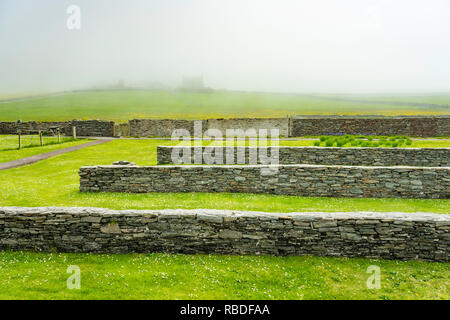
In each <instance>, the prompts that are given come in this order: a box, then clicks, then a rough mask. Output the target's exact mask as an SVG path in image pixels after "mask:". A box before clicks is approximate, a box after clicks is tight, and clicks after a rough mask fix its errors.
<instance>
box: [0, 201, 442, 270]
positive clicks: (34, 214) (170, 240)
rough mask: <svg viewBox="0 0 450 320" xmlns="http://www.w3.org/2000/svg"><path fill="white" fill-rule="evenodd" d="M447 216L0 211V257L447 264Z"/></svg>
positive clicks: (47, 209)
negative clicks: (173, 256)
mask: <svg viewBox="0 0 450 320" xmlns="http://www.w3.org/2000/svg"><path fill="white" fill-rule="evenodd" d="M449 230H450V216H449V215H446V214H426V213H414V214H405V213H368V212H353V213H266V212H245V211H223V210H220V211H219V210H204V209H198V210H152V211H150V210H145V211H139V210H124V211H114V210H108V209H100V208H17V207H6V208H2V207H0V249H2V250H33V251H46V252H53V251H57V252H94V253H130V252H168V253H187V254H192V253H204V254H211V253H213V254H251V255H319V256H342V257H367V258H381V259H408V260H409V259H420V260H430V261H449V260H450V238H449Z"/></svg>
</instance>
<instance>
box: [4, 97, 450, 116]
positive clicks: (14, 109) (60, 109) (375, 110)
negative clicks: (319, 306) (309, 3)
mask: <svg viewBox="0 0 450 320" xmlns="http://www.w3.org/2000/svg"><path fill="white" fill-rule="evenodd" d="M448 113H449V110H448V108H442V107H418V106H411V105H408V104H407V103H405V105H404V106H403V105H388V104H379V103H371V102H368V103H361V102H348V101H339V100H324V99H319V98H314V97H310V96H302V95H295V94H276V93H251V92H234V91H218V92H215V93H188V92H169V91H139V90H122V91H86V92H76V93H65V94H60V95H52V96H44V97H36V98H29V99H24V100H18V101H9V102H8V101H6V102H0V121H16V120H19V119H20V120H22V121H27V120H36V121H46V120H47V121H48V120H54V121H57V120H59V121H61V120H72V119H105V120H115V121H124V120H129V119H133V118H150V117H151V118H174V119H176V118H179V119H205V118H220V117H285V116H286V115H296V114H297V115H298V114H382V115H408V114H428V115H430V114H448Z"/></svg>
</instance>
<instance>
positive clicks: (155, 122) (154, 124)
mask: <svg viewBox="0 0 450 320" xmlns="http://www.w3.org/2000/svg"><path fill="white" fill-rule="evenodd" d="M195 121H197V122H198V123H199V124H200V125H201V133H202V134H205V133H207V130H209V129H218V130H220V131H221V132H222V135H223V136H225V135H226V131H227V129H234V130H237V131H236V136H257V135H258V133H259V130H260V129H266V130H267V134H268V135H270V133H271V129H278V130H279V136H284V137H287V136H288V135H289V118H267V119H266V118H261V119H259V118H234V119H208V120H174V119H134V120H130V122H129V124H130V134H131V136H137V137H146V136H157V137H171V136H172V133H173V131H174V130H176V129H184V130H187V131H188V132H189V134H190V135H191V136H194V122H195ZM249 129H254V130H255V131H256V135H255V134H249V133H250V131H248V130H249ZM239 130H242V132H241V133H239Z"/></svg>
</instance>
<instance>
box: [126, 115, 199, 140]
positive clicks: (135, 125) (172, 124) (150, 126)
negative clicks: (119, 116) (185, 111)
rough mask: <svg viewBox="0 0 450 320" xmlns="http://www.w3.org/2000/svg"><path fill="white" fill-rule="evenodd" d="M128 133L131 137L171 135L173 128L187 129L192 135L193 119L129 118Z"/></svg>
mask: <svg viewBox="0 0 450 320" xmlns="http://www.w3.org/2000/svg"><path fill="white" fill-rule="evenodd" d="M129 125H130V135H131V136H132V137H151V136H155V137H171V136H172V133H173V131H174V130H177V129H178V130H179V129H184V130H187V131H188V132H189V133H190V135H191V136H193V135H194V121H193V120H171V119H161V120H159V119H134V120H130V122H129Z"/></svg>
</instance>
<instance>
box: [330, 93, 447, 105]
mask: <svg viewBox="0 0 450 320" xmlns="http://www.w3.org/2000/svg"><path fill="white" fill-rule="evenodd" d="M324 96H325V97H327V98H333V99H336V100H342V99H345V100H365V101H368V102H370V101H372V102H376V101H378V102H379V101H384V102H395V103H404V104H412V103H419V104H430V105H431V104H433V105H434V104H436V105H442V106H448V107H449V108H450V94H424V95H412V94H411V95H387V94H381V95H370V96H367V95H345V94H343V95H324Z"/></svg>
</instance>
